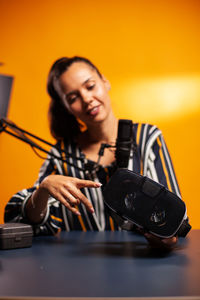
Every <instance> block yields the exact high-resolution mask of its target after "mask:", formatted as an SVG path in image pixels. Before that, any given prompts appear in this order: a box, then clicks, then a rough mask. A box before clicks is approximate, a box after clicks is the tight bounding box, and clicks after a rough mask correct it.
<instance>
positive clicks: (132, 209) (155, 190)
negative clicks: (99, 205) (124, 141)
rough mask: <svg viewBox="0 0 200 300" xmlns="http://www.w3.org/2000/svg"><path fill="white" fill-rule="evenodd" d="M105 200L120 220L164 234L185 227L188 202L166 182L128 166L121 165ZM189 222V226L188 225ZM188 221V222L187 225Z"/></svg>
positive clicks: (187, 227) (105, 191) (173, 232)
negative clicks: (143, 174) (137, 172)
mask: <svg viewBox="0 0 200 300" xmlns="http://www.w3.org/2000/svg"><path fill="white" fill-rule="evenodd" d="M104 201H105V204H106V206H107V207H108V209H109V210H110V212H111V215H115V216H116V218H115V219H116V220H117V219H118V220H120V219H121V220H124V221H125V222H129V223H132V224H134V225H136V226H138V227H140V228H142V229H143V230H144V231H148V232H150V233H152V234H154V235H156V236H158V237H161V238H169V237H172V236H174V235H176V234H177V233H178V231H180V229H181V227H184V230H182V231H183V233H182V234H180V235H182V236H185V235H186V234H187V233H188V231H189V230H190V229H191V226H190V225H189V224H188V223H187V222H186V221H185V220H184V219H185V215H186V207H185V203H184V202H183V201H182V200H181V199H180V198H179V197H178V196H177V195H175V194H174V193H172V192H170V191H169V190H168V189H167V188H165V187H164V186H163V185H161V184H159V183H157V182H155V181H153V180H151V179H149V178H148V177H145V176H141V175H139V174H136V173H134V172H132V171H129V170H128V169H124V168H121V169H118V170H117V171H116V172H115V173H114V175H113V176H112V177H111V178H110V180H109V182H108V184H107V185H106V186H105V189H104ZM186 223H187V226H186ZM183 225H184V226H183Z"/></svg>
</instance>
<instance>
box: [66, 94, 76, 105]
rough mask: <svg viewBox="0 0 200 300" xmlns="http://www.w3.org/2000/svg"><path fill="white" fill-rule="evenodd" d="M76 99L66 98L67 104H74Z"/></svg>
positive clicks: (74, 97)
mask: <svg viewBox="0 0 200 300" xmlns="http://www.w3.org/2000/svg"><path fill="white" fill-rule="evenodd" d="M76 99H77V96H73V97H69V98H68V103H69V104H72V103H74V101H76Z"/></svg>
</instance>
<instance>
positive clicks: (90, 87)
mask: <svg viewBox="0 0 200 300" xmlns="http://www.w3.org/2000/svg"><path fill="white" fill-rule="evenodd" d="M94 87H95V84H92V85H89V86H88V87H87V88H88V90H92V89H93V88H94Z"/></svg>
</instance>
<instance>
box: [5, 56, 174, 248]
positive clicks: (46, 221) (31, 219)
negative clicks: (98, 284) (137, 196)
mask: <svg viewBox="0 0 200 300" xmlns="http://www.w3.org/2000/svg"><path fill="white" fill-rule="evenodd" d="M47 88H48V93H49V96H50V98H51V103H50V109H49V116H50V128H51V133H52V135H53V136H54V137H55V138H56V140H57V144H56V146H55V147H53V148H52V149H51V152H52V153H53V154H56V155H57V156H59V157H60V158H62V159H63V161H62V160H60V159H56V158H53V157H51V156H50V155H49V156H48V157H47V160H46V161H45V162H44V163H43V165H42V167H41V170H40V173H39V178H38V180H37V182H36V183H35V185H34V186H33V188H30V189H26V190H23V191H21V192H18V193H17V194H15V195H14V196H13V197H12V199H11V200H10V201H9V203H8V204H7V207H6V212H5V221H15V222H16V221H19V222H26V223H27V222H28V223H31V224H33V226H34V228H35V230H36V233H40V234H54V233H56V232H57V231H59V230H67V231H70V230H84V231H87V230H99V231H102V230H117V229H120V228H119V225H118V224H117V223H116V222H115V220H113V219H112V218H111V216H110V215H109V212H108V211H107V210H106V207H105V206H104V202H103V194H102V189H103V186H104V185H105V184H106V182H107V181H108V179H109V177H110V176H111V175H112V174H113V172H114V170H115V169H116V162H115V154H114V151H113V150H111V149H112V148H106V149H105V151H104V155H103V156H102V157H101V159H100V161H98V157H99V156H98V152H99V149H100V146H101V145H102V143H106V144H110V145H114V144H115V142H116V138H117V130H118V120H117V118H116V117H115V116H114V114H113V111H112V108H111V103H110V97H109V90H110V83H109V81H108V80H107V79H106V78H105V77H104V76H103V75H102V74H101V73H100V72H99V70H98V69H97V67H96V66H94V65H93V64H92V63H91V62H90V61H89V60H87V59H85V58H83V57H72V58H66V57H64V58H61V59H59V60H57V61H56V62H55V63H54V64H53V66H52V68H51V70H50V73H49V77H48V86H47ZM83 124H84V126H85V128H83ZM133 141H134V147H133V148H134V153H132V155H131V156H130V158H129V166H128V168H129V169H131V170H134V171H135V172H137V173H140V174H143V175H146V176H148V177H150V178H152V179H153V180H155V181H157V182H160V183H162V184H164V185H165V186H166V187H168V189H170V190H171V191H173V192H174V193H176V194H177V195H179V196H180V191H179V188H178V184H177V181H176V177H175V174H174V170H173V166H172V163H171V159H170V156H169V153H168V150H167V147H166V144H165V142H164V139H163V136H162V133H161V131H160V130H159V129H158V128H157V127H156V126H152V125H149V124H138V123H133ZM65 158H66V159H65ZM97 161H98V163H97ZM146 238H147V239H150V240H151V241H152V240H153V241H154V242H156V243H157V242H158V243H164V244H165V243H166V244H169V245H170V246H171V245H173V244H174V243H175V242H176V240H177V238H176V237H173V238H171V239H165V240H163V241H161V240H159V239H158V238H155V237H153V236H151V235H149V234H146Z"/></svg>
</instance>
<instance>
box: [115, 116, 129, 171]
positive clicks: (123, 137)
mask: <svg viewBox="0 0 200 300" xmlns="http://www.w3.org/2000/svg"><path fill="white" fill-rule="evenodd" d="M132 143H133V122H132V120H124V119H121V120H119V122H118V134H117V140H116V151H115V158H116V164H117V167H118V168H127V167H128V162H129V157H130V152H131V148H132Z"/></svg>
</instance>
